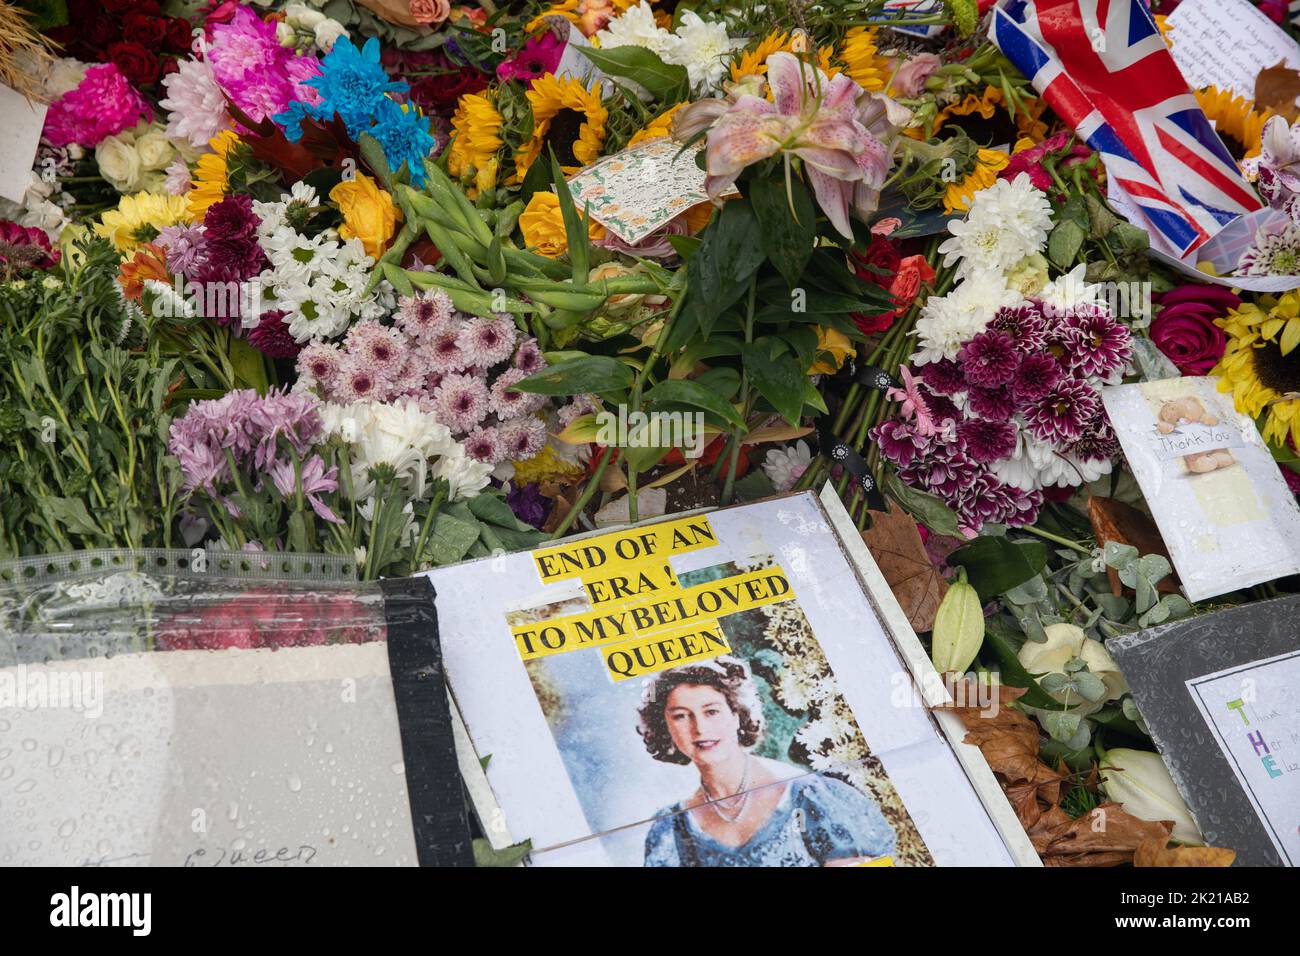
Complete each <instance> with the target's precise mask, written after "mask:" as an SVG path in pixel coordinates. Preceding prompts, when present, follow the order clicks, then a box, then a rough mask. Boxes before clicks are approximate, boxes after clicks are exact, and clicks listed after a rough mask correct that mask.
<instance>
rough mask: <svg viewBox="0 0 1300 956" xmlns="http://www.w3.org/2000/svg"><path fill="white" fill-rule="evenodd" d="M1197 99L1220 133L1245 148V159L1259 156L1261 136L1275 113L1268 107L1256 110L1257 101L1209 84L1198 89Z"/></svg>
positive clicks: (1243, 149) (1243, 150)
mask: <svg viewBox="0 0 1300 956" xmlns="http://www.w3.org/2000/svg"><path fill="white" fill-rule="evenodd" d="M1196 102H1198V103H1200V104H1201V109H1203V110H1205V115H1206V116H1207V117H1209V120H1210V122H1212V123H1213V124H1214V128H1215V130H1216V131H1217V132H1218V133H1219V135H1220V136H1227V137H1228V138H1230V139H1231V140H1232V141H1233V142H1235V143H1236V144H1237V145H1239V146H1240V147H1241V148H1242V154H1241V158H1242V159H1250V158H1251V157H1253V156H1258V155H1259V147H1260V135H1261V134H1262V133H1263V132H1264V124H1265V123H1267V122H1268V118H1269V117H1270V116H1272V115H1273V111H1272V110H1269V109H1263V110H1257V109H1255V104H1254V103H1252V102H1251V101H1250V100H1248V99H1246V98H1245V97H1244V96H1236V95H1234V94H1233V93H1232V91H1231V90H1221V89H1219V88H1218V87H1217V86H1207V87H1206V88H1205V89H1203V90H1197V91H1196Z"/></svg>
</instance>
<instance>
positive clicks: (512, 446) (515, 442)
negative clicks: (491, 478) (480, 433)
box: [497, 415, 546, 461]
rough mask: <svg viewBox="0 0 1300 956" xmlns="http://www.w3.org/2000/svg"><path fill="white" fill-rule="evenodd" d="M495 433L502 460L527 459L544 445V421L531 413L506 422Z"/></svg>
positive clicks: (533, 455)
mask: <svg viewBox="0 0 1300 956" xmlns="http://www.w3.org/2000/svg"><path fill="white" fill-rule="evenodd" d="M497 433H498V435H499V436H500V441H501V456H502V459H503V460H504V459H507V458H508V459H510V460H511V461H527V460H528V459H529V458H533V457H535V456H536V455H537V453H538V452H540V451H541V450H542V449H543V448H544V447H545V446H546V423H545V422H544V421H542V420H541V419H540V418H534V417H533V416H531V415H526V416H524V417H523V418H516V419H513V420H512V421H508V422H506V423H505V424H504V425H501V426H500V427H499V428H498V429H497Z"/></svg>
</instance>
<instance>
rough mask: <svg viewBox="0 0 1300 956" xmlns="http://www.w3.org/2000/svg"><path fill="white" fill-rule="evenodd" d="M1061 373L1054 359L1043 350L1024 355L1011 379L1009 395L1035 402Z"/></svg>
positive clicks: (1023, 400)
mask: <svg viewBox="0 0 1300 956" xmlns="http://www.w3.org/2000/svg"><path fill="white" fill-rule="evenodd" d="M1062 375H1064V373H1063V372H1062V371H1061V366H1060V365H1059V364H1057V361H1056V359H1054V358H1052V356H1050V355H1048V354H1046V353H1045V352H1039V353H1036V354H1034V355H1026V356H1025V357H1024V358H1023V359H1021V361H1020V367H1019V368H1018V369H1016V375H1015V378H1013V379H1012V380H1011V395H1012V397H1013V398H1014V399H1015V400H1016V401H1017V402H1020V403H1024V402H1036V401H1038V399H1040V398H1042V397H1043V396H1044V395H1046V394H1047V393H1048V392H1050V391H1051V390H1052V387H1053V386H1054V385H1056V383H1057V382H1059V381H1060V380H1061V377H1062Z"/></svg>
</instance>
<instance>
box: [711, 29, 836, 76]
mask: <svg viewBox="0 0 1300 956" xmlns="http://www.w3.org/2000/svg"><path fill="white" fill-rule="evenodd" d="M800 40H801V38H800V37H797V36H794V35H792V34H790V33H782V32H779V31H774V32H772V33H769V34H768V35H767V36H765V37H764V38H763V39H761V40H759V41H758V46H756V47H754V49H752V50H746V51H745V52H743V53H741V54H740V56H738V57H736V59H735V61H733V62H732V64H731V79H732V81H733V82H737V83H738V82H740V80H742V79H744V78H745V77H747V76H766V75H767V58H768V57H769V56H771V55H772V54H773V53H795V52H802V51H796V50H795V46H796V44H797V43H798V42H800ZM833 52H834V51H833V50H832V49H831V48H830V47H829V46H824V47H821V48H819V49H818V51H817V65H818V66H819V67H820V68H821V71H822V72H823V73H825V74H826V75H827V76H836V75H838V74H839V72H840V68H839V67H838V66H833V65H832V64H831V55H832V54H833Z"/></svg>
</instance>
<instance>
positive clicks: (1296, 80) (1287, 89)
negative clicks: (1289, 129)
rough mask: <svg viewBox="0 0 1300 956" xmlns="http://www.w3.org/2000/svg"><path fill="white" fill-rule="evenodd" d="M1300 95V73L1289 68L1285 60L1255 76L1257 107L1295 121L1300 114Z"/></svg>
mask: <svg viewBox="0 0 1300 956" xmlns="http://www.w3.org/2000/svg"><path fill="white" fill-rule="evenodd" d="M1298 96H1300V73H1298V72H1296V71H1295V70H1292V69H1289V68H1288V67H1287V66H1286V65H1285V62H1284V61H1281V60H1279V61H1278V63H1277V64H1276V65H1275V66H1270V67H1265V68H1264V69H1262V70H1260V71H1259V75H1258V76H1256V77H1255V107H1256V108H1257V109H1270V110H1272V111H1273V112H1275V113H1278V114H1280V115H1281V116H1285V117H1286V119H1287V122H1288V123H1289V122H1294V120H1295V119H1296V116H1297V115H1298V114H1300V109H1297V107H1296V97H1298Z"/></svg>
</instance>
